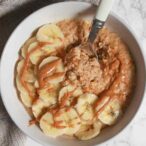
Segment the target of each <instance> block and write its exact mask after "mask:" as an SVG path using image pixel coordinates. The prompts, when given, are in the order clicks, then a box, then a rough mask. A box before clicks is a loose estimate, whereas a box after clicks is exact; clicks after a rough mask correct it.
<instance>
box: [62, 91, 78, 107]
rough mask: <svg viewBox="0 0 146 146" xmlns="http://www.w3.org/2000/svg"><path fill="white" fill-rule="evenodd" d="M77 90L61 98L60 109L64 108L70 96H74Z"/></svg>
mask: <svg viewBox="0 0 146 146" xmlns="http://www.w3.org/2000/svg"><path fill="white" fill-rule="evenodd" d="M75 90H76V88H75V89H74V90H73V91H70V92H67V93H66V94H64V96H63V97H62V98H61V102H60V107H64V106H65V104H66V102H67V100H68V98H69V97H70V96H72V94H73V93H74V91H75Z"/></svg>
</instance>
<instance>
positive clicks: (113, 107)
mask: <svg viewBox="0 0 146 146" xmlns="http://www.w3.org/2000/svg"><path fill="white" fill-rule="evenodd" d="M121 114H122V109H121V105H120V102H119V100H117V99H114V100H112V101H111V102H109V104H108V105H107V106H106V107H105V109H104V110H103V111H102V112H101V113H100V114H99V116H98V119H99V120H100V121H101V122H102V123H104V124H106V125H112V124H114V123H115V122H116V121H117V119H118V118H119V117H120V116H121Z"/></svg>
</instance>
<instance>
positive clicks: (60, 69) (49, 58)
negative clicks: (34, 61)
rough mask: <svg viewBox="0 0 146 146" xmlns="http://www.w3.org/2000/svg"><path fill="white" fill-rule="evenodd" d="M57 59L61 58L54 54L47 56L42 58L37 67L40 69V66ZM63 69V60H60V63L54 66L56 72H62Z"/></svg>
mask: <svg viewBox="0 0 146 146" xmlns="http://www.w3.org/2000/svg"><path fill="white" fill-rule="evenodd" d="M58 59H61V58H59V57H56V56H49V57H47V58H45V59H43V60H42V62H41V63H40V64H39V69H41V67H42V66H44V65H46V64H48V63H50V62H52V61H55V60H58ZM64 71H65V69H64V65H63V62H62V61H61V63H60V64H59V65H57V66H56V72H64Z"/></svg>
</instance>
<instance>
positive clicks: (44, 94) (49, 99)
mask: <svg viewBox="0 0 146 146" xmlns="http://www.w3.org/2000/svg"><path fill="white" fill-rule="evenodd" d="M59 89H60V86H59V85H56V86H50V87H46V88H43V89H40V90H38V94H39V98H40V99H41V100H43V101H44V102H46V103H50V104H56V103H57V96H58V92H59Z"/></svg>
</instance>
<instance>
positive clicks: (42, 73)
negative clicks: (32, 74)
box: [38, 59, 61, 88]
mask: <svg viewBox="0 0 146 146" xmlns="http://www.w3.org/2000/svg"><path fill="white" fill-rule="evenodd" d="M60 63H61V59H57V60H55V61H52V62H50V63H48V64H46V65H44V66H43V67H42V68H41V69H40V70H39V71H38V76H39V85H40V88H42V87H44V86H45V85H46V81H44V80H46V78H48V76H49V75H50V74H51V73H53V72H55V70H56V67H57V65H59V64H60ZM47 80H49V79H47Z"/></svg>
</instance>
